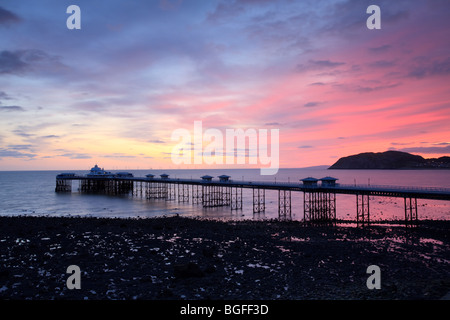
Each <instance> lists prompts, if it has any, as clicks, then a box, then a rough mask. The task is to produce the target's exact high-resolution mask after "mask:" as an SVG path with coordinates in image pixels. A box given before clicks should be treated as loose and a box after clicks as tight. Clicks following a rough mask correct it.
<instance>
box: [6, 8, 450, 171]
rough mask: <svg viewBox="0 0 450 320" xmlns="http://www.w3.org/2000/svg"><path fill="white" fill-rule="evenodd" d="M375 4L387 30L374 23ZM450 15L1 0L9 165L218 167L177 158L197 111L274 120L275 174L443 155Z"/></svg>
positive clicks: (238, 121)
mask: <svg viewBox="0 0 450 320" xmlns="http://www.w3.org/2000/svg"><path fill="white" fill-rule="evenodd" d="M372 4H375V5H378V6H379V7H380V11H381V29H372V30H371V29H368V28H367V25H366V21H367V19H368V18H369V17H370V14H368V13H366V9H367V7H368V6H369V5H372ZM70 5H78V6H79V7H80V9H81V29H79V30H77V29H72V30H70V29H68V28H67V25H66V21H67V19H68V18H69V17H70V15H71V14H68V13H66V10H67V7H68V6H70ZM449 12H450V1H448V0H427V1H423V0H398V1H390V0H385V1H376V0H371V1H364V0H340V1H329V0H311V1H309V0H306V1H297V0H224V1H221V0H154V1H142V0H127V1H125V0H122V1H119V0H109V1H81V0H70V1H65V0H58V1H50V0H1V1H0V170H70V169H72V170H87V169H89V168H90V167H92V166H93V165H94V164H95V163H98V164H99V165H100V166H102V167H105V169H111V170H113V169H147V168H153V169H176V168H181V169H190V168H192V169H198V168H210V167H217V168H221V167H222V166H220V165H218V164H217V165H215V166H214V164H213V165H208V164H205V163H202V164H184V163H183V164H180V165H177V164H175V163H174V162H173V161H172V158H171V154H172V151H173V148H174V146H175V145H176V144H177V143H178V142H177V141H174V140H173V139H172V133H173V132H174V131H175V130H177V129H186V130H189V131H190V132H193V127H194V122H195V121H202V126H203V129H204V130H206V129H208V128H212V129H217V130H219V131H221V132H223V133H224V134H225V132H226V130H227V129H238V128H241V129H243V130H247V129H250V128H252V129H255V130H262V129H267V130H268V131H269V132H270V131H271V130H276V129H278V130H279V165H280V167H282V168H283V167H285V168H295V167H307V166H315V165H331V164H333V163H334V162H336V161H337V160H338V159H339V158H340V157H343V156H348V155H351V154H357V153H362V152H383V151H387V150H398V151H405V152H410V153H413V154H418V155H421V156H423V157H425V158H433V157H441V156H448V155H450V86H449V84H450V41H449V40H448V39H450V19H449V18H450V17H449ZM258 132H259V131H258ZM249 148H250V147H249ZM252 166H253V167H259V166H258V165H256V166H255V165H250V164H248V166H247V167H252ZM231 167H239V165H237V164H236V165H235V166H231ZM241 167H242V166H241ZM244 167H245V165H244Z"/></svg>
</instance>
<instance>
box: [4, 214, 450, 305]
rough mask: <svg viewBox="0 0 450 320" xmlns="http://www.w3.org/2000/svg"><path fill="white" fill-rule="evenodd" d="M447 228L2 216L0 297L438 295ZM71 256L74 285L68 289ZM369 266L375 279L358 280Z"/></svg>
mask: <svg viewBox="0 0 450 320" xmlns="http://www.w3.org/2000/svg"><path fill="white" fill-rule="evenodd" d="M449 227H450V221H422V222H421V223H420V225H419V226H418V227H416V228H409V229H407V228H405V227H404V226H401V225H395V224H389V223H386V224H383V225H379V226H370V227H366V228H355V227H348V226H340V225H339V224H338V225H337V226H305V225H303V224H302V223H301V222H296V221H285V222H283V221H276V220H273V221H272V220H267V221H250V220H248V221H217V220H206V219H195V218H183V217H178V216H175V217H161V218H147V219H136V218H133V219H131V218H130V219H110V218H86V217H48V216H47V217H27V216H18V217H5V216H3V217H0V230H1V232H0V255H1V258H0V298H1V299H4V300H5V299H6V300H9V299H12V300H206V299H207V300H216V299H219V300H222V299H225V300H240V299H244V300H367V299H369V300H371V299H376V300H379V299H381V300H411V299H414V300H416V299H420V300H438V299H441V298H442V297H444V296H445V295H446V294H447V293H448V292H449V291H450V268H449V267H450V250H449V246H450V239H449V232H448V230H449ZM70 265H77V266H78V267H79V268H80V270H81V275H80V276H81V289H73V290H70V289H68V288H67V285H66V280H67V279H68V277H69V276H70V274H68V273H66V271H67V267H68V266H70ZM370 265H377V266H379V268H380V270H381V289H374V290H369V289H368V287H367V285H366V281H367V279H368V277H369V274H367V267H368V266H370Z"/></svg>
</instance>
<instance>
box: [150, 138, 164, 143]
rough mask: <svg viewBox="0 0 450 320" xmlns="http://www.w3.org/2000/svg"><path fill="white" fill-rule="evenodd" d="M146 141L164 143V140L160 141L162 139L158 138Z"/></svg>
mask: <svg viewBox="0 0 450 320" xmlns="http://www.w3.org/2000/svg"><path fill="white" fill-rule="evenodd" d="M148 142H150V143H166V142H165V141H162V140H159V139H155V140H148Z"/></svg>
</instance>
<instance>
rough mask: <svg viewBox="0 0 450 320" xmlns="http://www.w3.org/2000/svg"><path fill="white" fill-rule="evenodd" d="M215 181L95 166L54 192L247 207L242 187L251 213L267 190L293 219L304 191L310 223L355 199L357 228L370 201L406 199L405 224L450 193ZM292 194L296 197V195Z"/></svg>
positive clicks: (61, 180)
mask: <svg viewBox="0 0 450 320" xmlns="http://www.w3.org/2000/svg"><path fill="white" fill-rule="evenodd" d="M217 178H218V179H214V177H211V176H208V175H206V176H202V177H201V178H200V179H180V178H178V179H172V178H170V177H169V175H167V174H162V175H160V176H159V177H156V176H155V175H153V174H148V175H146V176H145V177H134V176H133V175H132V174H131V173H127V172H121V173H117V174H112V173H110V172H106V171H104V170H103V169H100V168H98V167H97V166H95V167H94V168H92V169H91V172H90V173H89V174H87V175H85V176H81V175H76V174H74V173H61V174H59V175H57V176H56V188H55V191H56V192H71V191H72V181H74V180H78V181H79V186H80V187H79V191H80V192H83V193H101V194H108V195H131V196H133V197H140V198H144V199H163V200H166V201H178V202H185V203H189V202H190V203H192V204H195V205H202V206H203V207H204V208H213V207H230V210H241V209H242V208H243V205H244V203H243V196H242V190H243V189H251V190H252V194H253V196H252V200H253V203H252V205H253V213H254V214H257V213H263V212H265V210H266V191H268V190H273V191H276V192H277V193H278V218H279V219H280V220H291V219H292V197H297V196H298V194H300V193H303V221H304V222H305V223H307V224H332V225H333V224H336V195H337V194H347V195H355V198H356V199H355V203H356V221H357V224H358V225H359V226H367V225H369V224H370V222H371V221H370V197H371V196H377V197H395V198H403V202H404V211H405V224H406V226H416V225H417V224H418V221H419V216H418V210H417V199H429V200H444V201H450V189H446V188H427V187H400V186H376V185H373V186H372V185H371V186H366V185H346V184H339V183H337V182H336V181H337V180H338V179H336V178H333V177H324V178H322V179H316V178H312V177H308V178H304V179H301V180H299V182H267V181H264V182H262V181H234V180H232V179H231V177H230V176H226V175H222V176H219V177H217ZM293 194H294V195H293Z"/></svg>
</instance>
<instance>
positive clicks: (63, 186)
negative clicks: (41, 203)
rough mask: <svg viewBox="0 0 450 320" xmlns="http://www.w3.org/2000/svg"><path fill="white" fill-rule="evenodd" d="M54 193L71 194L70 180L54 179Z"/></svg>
mask: <svg viewBox="0 0 450 320" xmlns="http://www.w3.org/2000/svg"><path fill="white" fill-rule="evenodd" d="M55 192H72V180H63V179H56V187H55Z"/></svg>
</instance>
